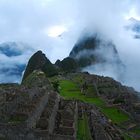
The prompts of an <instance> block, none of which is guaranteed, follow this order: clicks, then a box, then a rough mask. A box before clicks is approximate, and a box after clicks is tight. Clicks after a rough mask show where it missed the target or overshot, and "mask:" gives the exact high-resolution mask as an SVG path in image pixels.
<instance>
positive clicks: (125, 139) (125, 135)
mask: <svg viewBox="0 0 140 140" xmlns="http://www.w3.org/2000/svg"><path fill="white" fill-rule="evenodd" d="M123 137H124V140H134V139H133V138H131V137H130V136H128V134H124V135H123Z"/></svg>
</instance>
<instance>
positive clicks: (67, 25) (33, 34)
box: [0, 0, 140, 91]
mask: <svg viewBox="0 0 140 140" xmlns="http://www.w3.org/2000/svg"><path fill="white" fill-rule="evenodd" d="M130 18H133V19H135V20H137V21H139V20H140V1H139V0H123V1H122V0H117V1H116V0H104V1H103V0H86V1H85V0H69V1H66V0H30V1H29V0H20V1H19V0H1V1H0V43H4V42H23V43H24V44H28V45H24V47H22V52H24V53H21V51H20V52H17V50H18V49H17V48H14V51H12V52H11V49H9V50H8V53H7V51H6V52H5V50H4V49H0V62H1V65H0V70H1V74H0V82H9V81H10V82H11V81H12V80H11V79H14V82H15V81H20V76H19V75H14V78H12V76H13V74H9V73H8V74H7V73H6V72H5V71H6V70H2V69H3V67H5V68H7V67H8V69H9V68H11V67H14V68H15V65H18V64H21V65H25V64H27V61H28V59H29V57H30V55H32V54H33V53H34V52H35V51H36V50H42V51H43V52H44V53H45V54H46V56H47V57H48V58H49V59H50V60H51V61H52V62H55V61H56V60H57V59H60V60H62V59H63V58H65V57H67V56H68V55H69V53H70V51H71V50H72V48H73V47H74V45H75V44H76V42H77V41H78V40H79V38H81V36H84V35H87V34H88V35H89V34H91V35H92V34H94V33H99V34H100V37H101V38H103V39H104V40H110V41H111V42H113V44H114V45H115V46H116V49H117V52H118V54H119V58H120V60H121V61H122V62H123V64H124V65H125V67H126V69H125V75H124V79H123V80H122V82H123V83H125V84H127V85H129V86H133V87H134V88H135V89H136V90H139V91H140V86H139V83H140V72H139V69H140V61H139V59H140V39H139V38H138V36H135V35H139V33H136V30H135V28H134V26H133V28H130V29H129V30H128V29H126V27H127V26H128V25H129V26H130V24H132V25H133V23H134V21H131V22H132V23H130V20H129V19H130ZM138 31H139V30H138ZM0 47H1V46H0ZM17 47H19V48H20V45H17ZM5 48H6V47H5ZM11 48H12V47H11ZM23 48H24V49H23ZM101 53H102V51H100V54H101ZM103 53H104V51H103ZM92 67H93V68H92ZM92 67H90V69H89V67H88V68H87V69H85V70H88V71H89V72H91V73H96V74H100V75H107V76H112V77H114V78H115V79H116V73H117V72H116V71H115V73H114V71H113V72H112V71H110V69H111V67H112V66H109V65H104V66H103V67H104V69H102V66H101V65H99V66H98V65H96V67H95V66H92ZM10 70H11V69H10ZM111 70H112V69H111ZM105 71H106V72H105ZM7 75H8V76H7ZM9 79H10V80H9ZM120 81H121V80H120Z"/></svg>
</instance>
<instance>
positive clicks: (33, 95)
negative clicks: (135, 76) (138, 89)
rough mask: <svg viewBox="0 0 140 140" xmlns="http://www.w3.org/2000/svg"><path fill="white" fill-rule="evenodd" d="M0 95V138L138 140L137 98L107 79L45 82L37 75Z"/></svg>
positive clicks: (70, 76) (70, 77)
mask: <svg viewBox="0 0 140 140" xmlns="http://www.w3.org/2000/svg"><path fill="white" fill-rule="evenodd" d="M56 81H57V82H58V85H59V86H58V92H57V91H56V90H55V88H54V83H55V82H56ZM67 86H68V87H67ZM0 91H1V94H0V100H1V102H0V103H1V105H0V139H4V140H126V137H130V138H133V139H135V140H139V138H140V135H139V134H135V132H134V130H136V129H139V124H140V120H139V118H140V117H139V116H140V102H139V100H138V98H137V96H136V94H134V91H133V89H130V88H128V87H125V86H122V85H121V84H120V83H118V82H116V81H115V80H113V79H111V78H109V77H102V76H97V75H90V74H88V73H64V74H62V73H61V74H60V75H56V76H53V77H50V78H47V77H46V75H45V74H44V72H42V71H40V70H34V71H33V72H32V73H31V74H30V75H29V76H28V77H27V78H26V79H25V80H24V81H23V82H22V84H21V85H18V84H2V85H1V86H0ZM76 94H77V95H76ZM67 95H68V96H67ZM109 95H110V96H109ZM130 96H131V98H130ZM109 110H112V112H109ZM110 113H111V114H112V113H115V114H114V115H118V116H116V118H115V117H112V115H111V114H110ZM119 117H120V118H121V119H119Z"/></svg>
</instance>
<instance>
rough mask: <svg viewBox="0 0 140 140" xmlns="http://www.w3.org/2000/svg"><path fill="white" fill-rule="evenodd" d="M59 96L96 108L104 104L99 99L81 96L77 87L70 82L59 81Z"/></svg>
mask: <svg viewBox="0 0 140 140" xmlns="http://www.w3.org/2000/svg"><path fill="white" fill-rule="evenodd" d="M60 95H61V96H63V97H64V98H65V99H75V100H80V101H83V102H86V103H92V104H95V105H97V106H103V105H104V104H105V103H104V101H103V100H102V99H100V98H99V97H95V98H89V97H86V96H85V95H83V94H82V93H81V91H80V89H79V87H78V86H77V85H76V84H75V83H74V82H71V81H68V80H62V81H60Z"/></svg>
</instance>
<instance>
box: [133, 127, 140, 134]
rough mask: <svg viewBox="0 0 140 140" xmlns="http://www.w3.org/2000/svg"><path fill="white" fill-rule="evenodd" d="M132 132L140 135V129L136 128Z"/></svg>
mask: <svg viewBox="0 0 140 140" xmlns="http://www.w3.org/2000/svg"><path fill="white" fill-rule="evenodd" d="M132 132H133V133H135V134H140V127H136V128H135V129H133V130H132Z"/></svg>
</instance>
